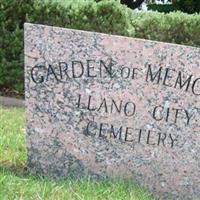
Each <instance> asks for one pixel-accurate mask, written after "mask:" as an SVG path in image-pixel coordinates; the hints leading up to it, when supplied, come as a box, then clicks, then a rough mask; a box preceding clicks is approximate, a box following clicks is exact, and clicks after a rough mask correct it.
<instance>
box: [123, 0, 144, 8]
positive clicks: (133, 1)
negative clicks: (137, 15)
mask: <svg viewBox="0 0 200 200" xmlns="http://www.w3.org/2000/svg"><path fill="white" fill-rule="evenodd" d="M144 1H145V0H120V3H121V4H125V5H127V7H129V8H131V9H135V8H138V7H139V6H140V5H141V4H142V3H143V2H144Z"/></svg>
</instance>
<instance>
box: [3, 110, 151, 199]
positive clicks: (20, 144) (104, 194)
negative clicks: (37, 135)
mask: <svg viewBox="0 0 200 200" xmlns="http://www.w3.org/2000/svg"><path fill="white" fill-rule="evenodd" d="M24 115H25V114H24V109H22V108H5V107H0V200H2V199H3V200H25V199H26V200H44V199H45V200H46V199H47V200H63V199H77V200H81V199H85V200H90V199H91V200H96V199H109V200H111V199H113V200H116V199H121V200H126V199H129V200H130V199H131V200H150V199H153V198H152V197H151V196H150V194H148V193H147V192H145V191H144V190H143V189H142V188H140V187H139V186H137V185H136V184H134V183H133V182H132V181H130V180H122V179H109V180H101V181H95V180H91V179H90V178H85V179H83V180H70V179H66V180H65V181H55V180H52V179H48V178H43V177H40V176H33V175H31V174H30V173H29V172H27V170H26V148H25V116H24Z"/></svg>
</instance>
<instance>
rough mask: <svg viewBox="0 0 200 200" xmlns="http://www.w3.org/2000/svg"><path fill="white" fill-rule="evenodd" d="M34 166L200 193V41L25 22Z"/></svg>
mask: <svg viewBox="0 0 200 200" xmlns="http://www.w3.org/2000/svg"><path fill="white" fill-rule="evenodd" d="M25 86H26V95H25V96H26V118H27V149H28V167H29V169H31V170H32V171H33V172H36V173H40V174H44V175H48V176H51V177H54V178H63V177H68V176H74V177H79V178H81V177H83V176H87V175H90V176H94V177H113V176H120V177H124V178H128V177H131V178H133V180H136V181H137V182H138V183H139V184H141V185H143V186H144V187H145V188H147V189H148V190H149V191H151V192H153V193H154V195H155V197H156V198H163V199H167V198H171V199H200V49H198V48H193V47H187V46H181V45H175V44H168V43H161V42H154V41H148V40H141V39H135V38H128V37H121V36H113V35H107V34H100V33H94V32H85V31H78V30H71V29H64V28H56V27H49V26H43V25H35V24H25Z"/></svg>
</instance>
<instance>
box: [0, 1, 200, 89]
mask: <svg viewBox="0 0 200 200" xmlns="http://www.w3.org/2000/svg"><path fill="white" fill-rule="evenodd" d="M25 21H27V22H31V23H39V24H47V25H53V26H61V27H67V28H74V29H83V30H88V31H97V32H104V33H111V34H116V35H125V36H133V37H138V38H146V39H152V40H158V41H164V42H172V43H178V44H186V45H193V46H198V47H200V16H199V15H187V14H183V13H181V12H177V13H169V14H164V13H158V12H134V11H132V10H130V9H128V8H127V7H126V6H123V5H121V4H120V3H119V1H116V0H101V1H97V2H96V1H94V0H81V1H78V3H73V0H1V1H0V88H3V87H6V88H11V89H14V90H17V91H19V92H23V57H24V56H23V23H24V22H25Z"/></svg>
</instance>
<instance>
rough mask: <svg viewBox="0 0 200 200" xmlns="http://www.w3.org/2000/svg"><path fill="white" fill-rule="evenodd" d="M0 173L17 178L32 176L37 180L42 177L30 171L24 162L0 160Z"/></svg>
mask: <svg viewBox="0 0 200 200" xmlns="http://www.w3.org/2000/svg"><path fill="white" fill-rule="evenodd" d="M0 173H2V174H4V175H11V176H16V177H19V178H34V179H38V180H42V179H44V176H41V175H38V174H33V173H31V172H30V171H29V170H28V168H27V167H26V165H25V164H23V163H22V164H17V165H15V164H13V163H9V162H6V161H1V162H0Z"/></svg>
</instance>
